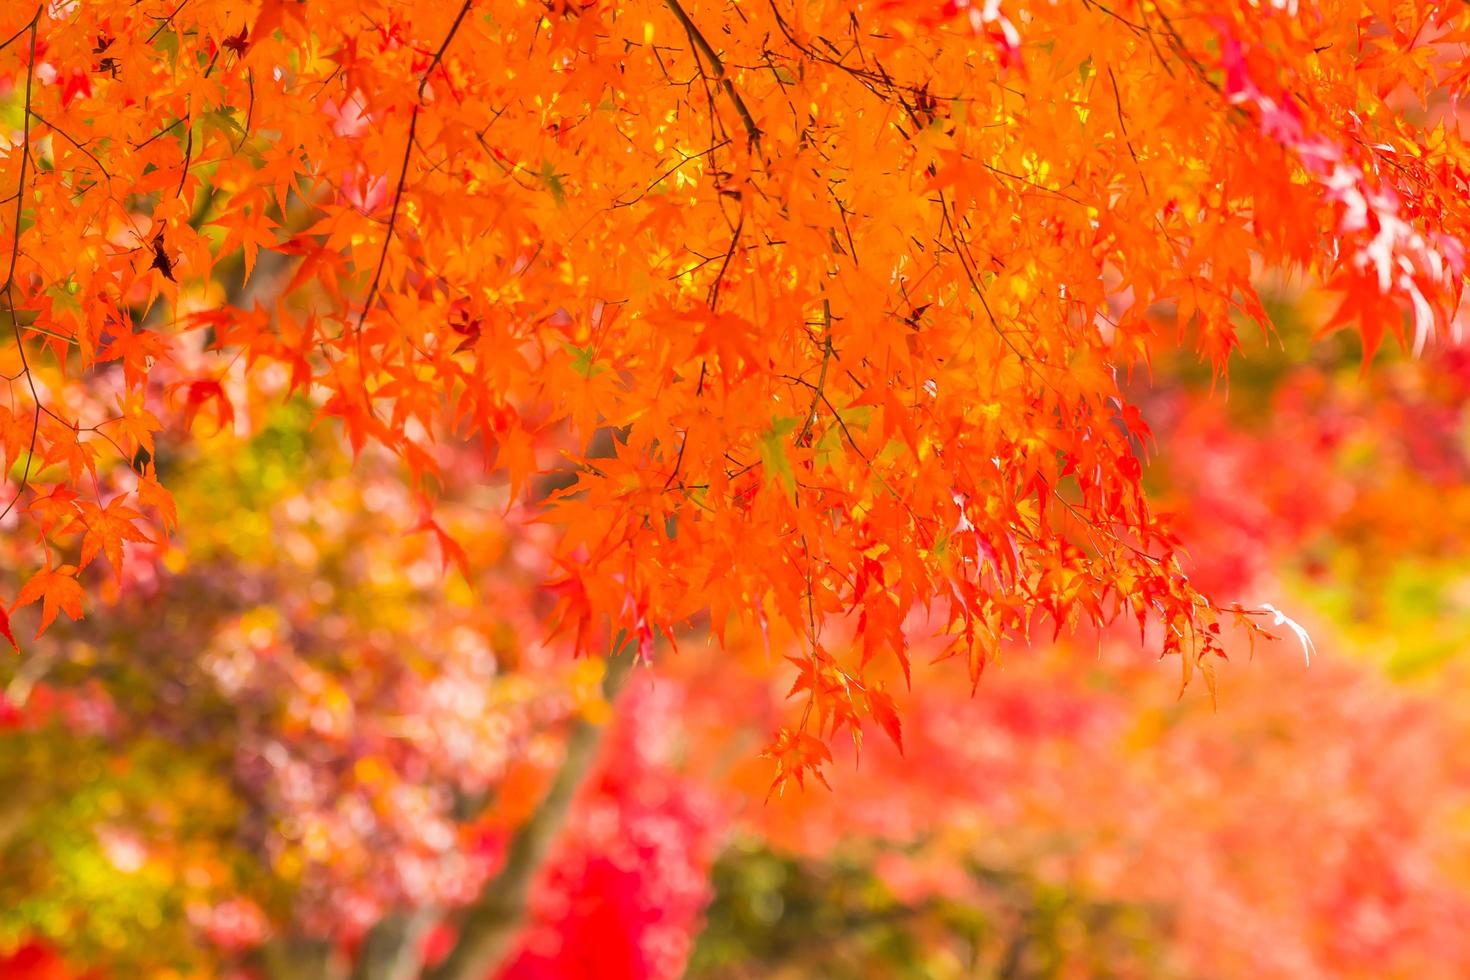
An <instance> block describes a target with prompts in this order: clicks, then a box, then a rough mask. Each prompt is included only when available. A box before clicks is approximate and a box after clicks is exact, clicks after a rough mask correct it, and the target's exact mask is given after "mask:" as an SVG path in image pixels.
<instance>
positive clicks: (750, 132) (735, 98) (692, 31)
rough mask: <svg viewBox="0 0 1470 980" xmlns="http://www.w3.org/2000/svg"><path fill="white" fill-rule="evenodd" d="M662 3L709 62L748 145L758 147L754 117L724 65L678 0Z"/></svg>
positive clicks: (758, 139) (758, 141)
mask: <svg viewBox="0 0 1470 980" xmlns="http://www.w3.org/2000/svg"><path fill="white" fill-rule="evenodd" d="M664 3H665V4H666V5H667V6H668V8H669V9H670V10H672V11H673V12H674V16H675V17H677V18H679V24H680V26H681V27H683V28H684V30H685V31H686V32H687V33H688V34H689V39H690V40H691V41H693V42H694V46H695V47H696V48H698V49H699V51H700V53H701V54H703V55H704V56H705V58H706V59H708V60H709V63H710V67H711V68H713V69H714V72H715V81H717V82H718V83H719V85H720V88H722V89H724V90H725V95H727V96H729V98H730V102H731V103H732V104H733V105H734V106H735V111H736V112H738V113H739V114H740V122H741V123H742V124H744V126H745V135H746V136H747V137H748V138H749V140H750V145H751V146H754V147H759V146H760V143H761V131H760V127H758V126H757V125H756V124H755V117H754V116H752V115H751V114H750V109H749V108H748V107H747V106H746V104H745V100H744V99H742V98H741V97H740V93H739V92H738V91H736V89H735V83H734V82H732V81H730V76H729V73H727V72H726V71H725V63H724V62H722V61H721V60H720V56H719V55H718V54H716V53H715V49H714V48H712V47H710V43H709V41H707V40H705V37H704V35H703V34H701V33H700V32H699V28H698V27H696V26H694V21H692V20H690V19H689V14H688V13H686V12H685V10H684V8H683V7H682V6H680V5H679V0H664ZM695 60H696V61H697V60H698V59H697V58H696V59H695Z"/></svg>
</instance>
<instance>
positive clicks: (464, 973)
mask: <svg viewBox="0 0 1470 980" xmlns="http://www.w3.org/2000/svg"><path fill="white" fill-rule="evenodd" d="M620 639H621V638H620ZM615 648H617V649H618V650H619V652H617V653H615V654H614V655H612V656H610V657H608V659H607V672H606V673H605V674H604V675H603V679H602V693H603V697H605V698H606V699H607V700H608V701H613V700H615V699H616V698H617V695H618V692H619V691H621V690H622V687H623V684H624V682H626V680H627V679H628V673H629V671H630V670H631V669H632V666H633V660H634V657H635V654H636V651H637V645H636V644H634V643H628V644H627V645H626V646H624V645H623V644H622V643H621V642H619V643H618V644H617V645H615ZM603 730H604V728H603V726H602V725H595V724H592V723H591V722H589V721H586V720H585V719H583V720H579V721H577V722H576V724H574V725H573V726H572V731H571V734H570V735H569V736H568V737H567V747H566V754H565V755H564V756H563V758H562V764H561V768H560V769H559V770H557V773H556V778H555V779H554V780H553V781H552V783H551V788H550V789H549V790H547V792H546V795H545V796H544V797H543V798H542V800H541V803H540V804H539V805H538V806H537V807H536V810H535V812H534V813H532V814H531V816H530V818H529V819H528V820H526V822H525V823H523V824H522V825H521V826H520V827H519V828H518V829H517V830H516V832H515V836H514V837H512V838H511V842H510V848H509V851H508V853H507V854H506V859H505V866H504V867H502V868H501V869H500V873H499V874H497V875H496V876H495V877H494V878H493V879H491V880H490V881H489V882H488V883H487V884H486V886H485V890H484V891H483V892H481V894H480V897H479V898H478V899H476V900H475V901H474V903H472V904H471V905H469V906H467V907H466V908H465V909H464V910H462V911H461V912H460V914H459V915H458V916H457V919H458V922H457V924H458V926H459V941H458V942H457V943H456V944H455V946H454V948H453V949H452V950H451V951H450V953H449V956H448V957H447V958H446V959H445V960H444V961H443V962H442V963H440V964H439V965H438V966H436V967H435V968H433V969H432V970H429V971H427V972H426V973H425V974H424V977H425V980H483V978H484V977H486V976H489V975H490V973H491V971H492V970H493V969H494V968H495V967H496V966H497V965H498V964H499V963H500V961H501V960H502V959H504V957H505V955H506V953H507V952H508V951H509V949H510V944H511V941H512V940H514V939H515V937H516V935H517V934H518V933H519V932H520V927H521V923H522V922H523V921H524V920H525V916H526V900H527V899H528V898H529V896H530V893H531V885H532V883H533V882H534V880H535V877H536V872H537V871H538V870H539V869H540V867H541V865H542V864H543V863H544V862H545V860H546V855H547V854H548V853H549V852H550V850H551V845H552V842H553V841H554V840H555V839H556V835H557V834H558V833H559V832H560V830H561V828H562V826H563V825H564V824H565V823H566V818H567V813H568V812H569V811H570V809H571V805H572V799H573V797H574V796H575V795H576V792H577V789H578V788H579V787H580V786H581V784H582V781H583V780H584V779H585V778H586V775H587V771H588V770H589V769H590V768H591V767H592V763H593V761H594V760H595V759H596V758H597V750H598V748H599V747H600V745H601V743H602V735H603Z"/></svg>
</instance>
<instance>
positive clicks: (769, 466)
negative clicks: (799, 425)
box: [760, 418, 796, 500]
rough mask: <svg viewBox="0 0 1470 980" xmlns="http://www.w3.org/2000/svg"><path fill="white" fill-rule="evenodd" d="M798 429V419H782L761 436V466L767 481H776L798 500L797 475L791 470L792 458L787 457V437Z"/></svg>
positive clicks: (777, 420) (772, 424) (773, 423)
mask: <svg viewBox="0 0 1470 980" xmlns="http://www.w3.org/2000/svg"><path fill="white" fill-rule="evenodd" d="M795 429H796V419H794V418H780V419H776V420H775V421H773V422H772V423H771V427H770V428H769V429H767V430H766V431H765V433H764V434H763V435H762V436H761V442H760V454H761V466H762V467H763V468H764V469H765V471H766V481H767V482H768V483H769V482H770V481H772V480H775V481H777V482H779V483H780V484H781V486H782V487H783V488H785V490H786V492H787V493H789V494H791V498H792V499H793V500H795V499H796V473H795V472H794V471H793V470H792V469H791V457H789V456H787V455H786V448H787V444H788V442H789V441H790V440H789V439H788V438H787V437H788V436H789V435H790V434H791V433H792V432H793V431H794V430H795Z"/></svg>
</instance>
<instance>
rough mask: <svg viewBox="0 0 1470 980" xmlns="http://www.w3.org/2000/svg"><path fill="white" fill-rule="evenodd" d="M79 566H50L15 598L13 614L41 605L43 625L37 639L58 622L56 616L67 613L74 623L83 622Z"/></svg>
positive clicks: (33, 576)
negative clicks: (24, 608) (31, 605)
mask: <svg viewBox="0 0 1470 980" xmlns="http://www.w3.org/2000/svg"><path fill="white" fill-rule="evenodd" d="M76 574H77V566H75V565H62V566H60V567H57V568H52V567H50V566H49V565H48V566H47V567H46V568H43V569H41V570H40V571H38V572H37V573H36V574H34V575H32V576H31V577H30V579H29V580H28V581H27V582H26V584H25V585H24V586H22V587H21V590H20V594H19V595H17V596H16V597H15V602H14V603H13V604H12V605H11V607H10V611H11V612H14V611H15V610H17V609H19V608H21V607H22V606H28V605H30V604H31V603H33V602H35V601H37V600H38V599H39V600H40V602H41V624H40V625H39V626H38V627H36V636H37V637H39V636H40V635H41V634H42V633H44V632H46V627H48V626H50V625H51V624H52V623H53V622H55V620H56V614H57V612H64V613H66V615H67V616H68V617H69V618H71V619H80V618H81V615H82V584H81V583H80V582H78V581H77V579H76Z"/></svg>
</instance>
